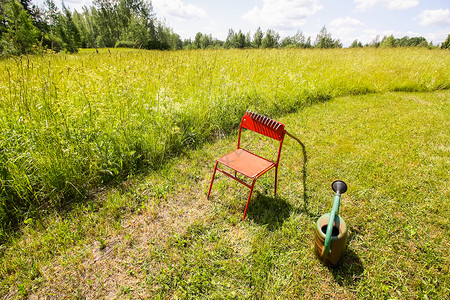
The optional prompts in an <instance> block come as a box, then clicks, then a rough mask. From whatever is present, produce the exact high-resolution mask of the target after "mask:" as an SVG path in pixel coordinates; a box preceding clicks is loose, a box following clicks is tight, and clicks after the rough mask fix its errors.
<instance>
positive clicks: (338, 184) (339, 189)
mask: <svg viewBox="0 0 450 300" xmlns="http://www.w3.org/2000/svg"><path fill="white" fill-rule="evenodd" d="M331 188H332V189H333V191H335V192H336V194H339V195H341V194H343V193H345V192H346V191H347V185H346V184H345V182H343V181H342V180H336V181H334V182H333V183H332V184H331Z"/></svg>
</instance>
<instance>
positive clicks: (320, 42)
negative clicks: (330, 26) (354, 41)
mask: <svg viewBox="0 0 450 300" xmlns="http://www.w3.org/2000/svg"><path fill="white" fill-rule="evenodd" d="M314 47H316V48H324V49H327V48H342V43H341V42H340V41H339V40H334V39H333V38H332V37H331V34H330V33H328V32H327V29H326V28H325V26H324V27H322V29H321V30H320V33H319V34H318V35H317V37H316V41H315V42H314Z"/></svg>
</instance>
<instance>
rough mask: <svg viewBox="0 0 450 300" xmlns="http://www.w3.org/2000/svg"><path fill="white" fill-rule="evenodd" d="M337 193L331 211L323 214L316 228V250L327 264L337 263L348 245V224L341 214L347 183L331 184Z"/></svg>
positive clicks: (318, 255) (320, 258)
mask: <svg viewBox="0 0 450 300" xmlns="http://www.w3.org/2000/svg"><path fill="white" fill-rule="evenodd" d="M331 188H332V189H333V191H334V192H336V195H335V197H334V202H333V209H332V210H331V213H328V214H324V215H322V216H321V217H320V218H319V219H318V220H317V223H316V228H315V231H314V232H315V242H314V246H315V252H316V256H317V258H319V260H320V261H321V262H322V263H324V264H325V265H337V264H338V263H339V261H340V259H341V258H342V256H343V254H344V252H345V249H346V247H347V236H348V231H347V225H346V224H345V221H344V219H343V218H342V217H340V216H339V203H340V201H341V194H343V193H345V192H346V191H347V185H346V184H345V182H343V181H341V180H336V181H334V182H333V184H332V185H331Z"/></svg>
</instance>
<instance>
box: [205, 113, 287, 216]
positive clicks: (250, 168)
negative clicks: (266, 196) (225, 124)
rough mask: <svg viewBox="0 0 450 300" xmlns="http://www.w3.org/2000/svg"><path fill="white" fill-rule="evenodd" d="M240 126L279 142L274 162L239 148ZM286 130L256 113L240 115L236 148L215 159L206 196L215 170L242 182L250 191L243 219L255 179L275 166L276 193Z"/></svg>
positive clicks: (278, 123) (282, 125)
mask: <svg viewBox="0 0 450 300" xmlns="http://www.w3.org/2000/svg"><path fill="white" fill-rule="evenodd" d="M242 128H246V129H248V130H251V131H254V132H257V133H259V134H262V135H265V136H267V137H269V138H272V139H275V140H277V141H279V142H280V145H279V147H278V156H277V160H276V162H273V161H271V160H268V159H266V158H263V157H261V156H259V155H256V154H253V153H251V152H250V151H248V150H245V149H243V148H241V132H242ZM285 133H286V130H285V129H284V124H282V123H280V122H277V121H274V120H272V119H270V118H268V117H265V116H262V115H259V114H257V113H254V112H251V111H246V112H245V114H244V116H243V117H242V121H241V126H240V127H239V138H238V144H237V149H236V150H235V151H233V152H231V153H229V154H227V155H225V156H222V157H221V158H219V159H218V160H217V161H216V165H215V166H214V172H213V175H212V179H211V184H210V185H209V191H208V196H207V198H209V195H210V193H211V188H212V185H213V182H214V176H215V175H216V170H218V171H220V172H222V173H223V174H225V175H227V176H229V177H231V178H232V179H234V180H236V181H238V182H239V183H242V184H243V185H245V186H246V187H248V188H249V189H250V193H249V195H248V199H247V205H246V206H245V210H244V216H243V217H242V220H244V219H245V215H246V214H247V208H248V204H249V202H250V197H251V196H252V193H253V187H254V186H255V182H256V180H257V179H258V178H259V177H260V176H261V175H263V174H264V173H266V172H267V171H269V170H270V169H272V168H275V185H274V194H275V195H276V194H277V173H278V163H279V161H280V154H281V146H282V145H283V140H284V135H285ZM219 163H220V164H222V165H224V166H227V167H229V168H231V169H232V170H234V175H232V174H230V173H228V172H226V171H224V170H222V169H220V168H218V167H217V166H218V164H219ZM237 173H240V174H242V175H244V176H246V177H248V178H251V179H252V182H251V184H248V183H246V182H244V181H242V180H241V179H239V178H238V177H237Z"/></svg>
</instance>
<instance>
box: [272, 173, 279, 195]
mask: <svg viewBox="0 0 450 300" xmlns="http://www.w3.org/2000/svg"><path fill="white" fill-rule="evenodd" d="M277 177H278V166H275V185H274V186H275V187H274V192H273V194H274V196H276V195H277Z"/></svg>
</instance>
